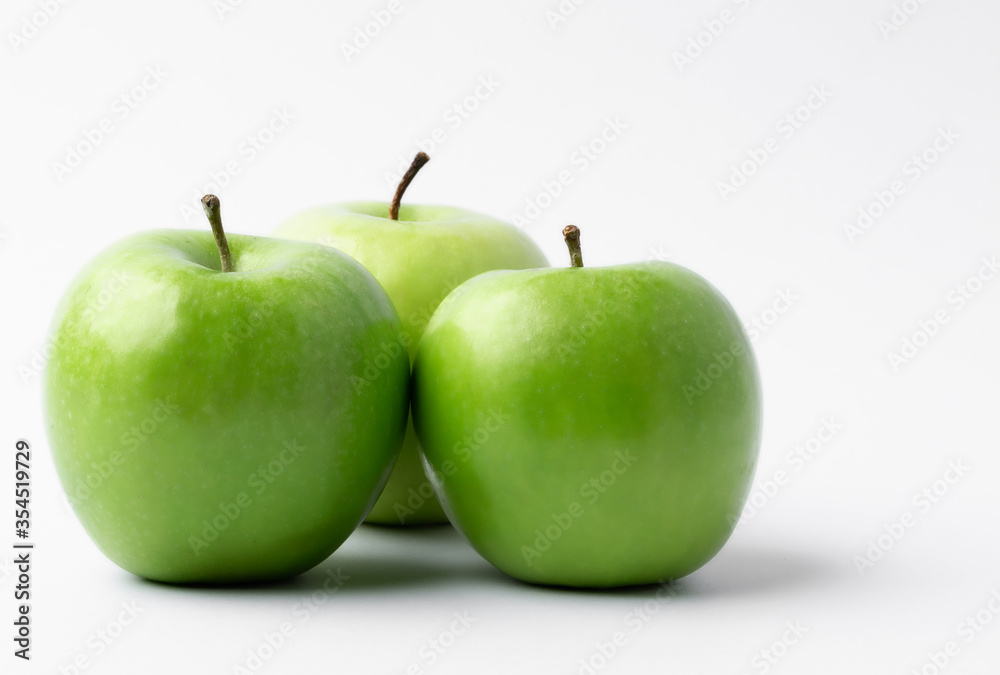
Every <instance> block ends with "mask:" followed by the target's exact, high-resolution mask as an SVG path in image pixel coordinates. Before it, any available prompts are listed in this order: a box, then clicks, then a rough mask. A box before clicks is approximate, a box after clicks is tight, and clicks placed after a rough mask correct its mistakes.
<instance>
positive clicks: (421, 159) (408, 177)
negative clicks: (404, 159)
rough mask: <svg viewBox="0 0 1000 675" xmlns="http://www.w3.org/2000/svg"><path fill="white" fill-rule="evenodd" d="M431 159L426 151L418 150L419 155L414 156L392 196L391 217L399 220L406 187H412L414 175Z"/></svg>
mask: <svg viewBox="0 0 1000 675" xmlns="http://www.w3.org/2000/svg"><path fill="white" fill-rule="evenodd" d="M429 161H431V158H430V157H428V156H427V153H426V152H418V153H417V156H416V157H414V158H413V163H412V164H410V168H409V169H407V170H406V173H404V174H403V178H402V179H400V181H399V186H398V187H397V188H396V194H395V195H393V197H392V204H391V205H390V206H389V217H390V218H392V219H393V220H399V203H400V202H401V201H403V193H404V192H406V188H408V187H410V182H411V181H412V180H413V177H414V176H416V175H417V172H418V171H420V169H422V168H423V166H424V164H426V163H427V162H429Z"/></svg>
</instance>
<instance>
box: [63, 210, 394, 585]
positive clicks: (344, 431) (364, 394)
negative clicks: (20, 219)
mask: <svg viewBox="0 0 1000 675" xmlns="http://www.w3.org/2000/svg"><path fill="white" fill-rule="evenodd" d="M205 206H206V212H208V213H209V217H210V220H211V221H212V225H213V230H215V232H216V237H217V239H218V244H216V242H214V241H213V237H212V235H211V234H209V233H208V232H195V231H181V230H161V231H151V232H145V233H141V234H137V235H134V236H132V237H130V238H128V239H126V240H124V241H122V242H119V243H118V244H117V245H114V246H112V247H111V248H109V249H108V250H106V251H105V252H104V253H102V254H101V255H100V256H98V258H97V259H96V260H94V261H93V262H92V263H91V264H90V265H89V266H87V267H86V268H85V269H84V270H83V271H82V272H81V273H80V274H79V276H78V277H77V278H76V280H75V281H74V282H73V284H72V286H71V287H70V288H69V290H68V291H67V292H66V295H65V297H64V298H63V301H62V303H61V305H60V307H59V309H58V311H57V313H56V316H55V320H54V325H53V338H52V340H53V344H54V345H56V348H55V351H54V354H53V356H52V358H51V360H50V362H49V364H48V368H47V372H46V375H45V404H46V425H47V430H48V433H49V439H50V442H51V446H52V452H53V456H54V459H55V464H56V468H57V470H58V473H59V477H60V479H61V481H62V484H63V487H64V489H65V490H66V493H67V495H68V497H69V500H70V502H71V504H72V505H73V507H74V510H75V511H76V514H77V516H78V517H79V519H80V522H81V523H82V524H83V526H84V528H85V529H86V531H87V533H88V534H89V535H90V537H91V538H92V539H93V540H94V542H95V543H96V544H97V546H98V547H99V548H100V549H101V550H102V551H103V552H104V553H105V555H107V556H108V557H109V558H110V559H111V560H112V561H114V562H115V563H117V564H118V565H120V566H121V567H122V568H124V569H126V570H128V571H129V572H132V573H134V574H137V575H139V576H142V577H146V578H148V579H153V580H157V581H165V582H177V583H228V582H250V581H263V580H272V579H279V578H282V577H288V576H292V575H295V574H298V573H301V572H304V571H306V570H308V569H310V568H311V567H313V566H315V565H316V564H318V563H319V562H321V561H323V560H324V559H325V558H326V557H327V556H329V554H330V553H332V552H333V551H334V550H335V549H336V548H337V547H338V546H339V545H340V544H341V543H342V542H343V541H344V540H345V539H346V538H347V536H348V535H349V534H350V533H351V532H352V531H353V530H354V529H355V528H356V527H357V526H358V524H360V522H361V521H362V519H363V518H364V516H365V514H366V513H367V512H368V510H369V509H370V508H371V506H372V505H373V504H374V502H375V499H376V498H377V496H378V494H379V491H380V490H381V488H382V486H383V485H384V483H385V481H386V480H387V479H388V477H389V473H390V471H391V469H392V464H393V461H394V459H395V457H396V455H397V453H398V451H399V448H400V443H401V441H402V437H403V432H404V429H405V424H406V418H407V411H408V396H409V392H408V389H409V361H408V359H407V357H406V355H405V351H404V350H402V349H401V348H400V347H399V344H398V335H399V333H400V332H401V330H402V327H401V325H400V323H399V318H398V316H397V314H396V311H395V309H394V308H393V306H392V303H391V301H390V300H389V298H388V296H386V294H385V292H384V291H383V290H382V288H381V287H380V286H379V284H378V282H377V281H376V280H375V278H374V277H372V276H371V274H369V273H368V272H367V271H366V270H365V269H364V268H363V267H362V266H361V265H360V264H358V263H357V262H356V261H354V260H352V259H351V258H349V257H348V256H346V255H344V254H343V253H340V252H339V251H335V250H333V249H330V248H327V247H324V246H319V245H316V244H307V243H302V242H292V241H285V240H280V239H267V238H262V237H248V236H236V235H234V236H231V237H229V238H228V243H227V239H226V237H225V235H224V234H223V233H222V227H221V219H220V218H219V210H218V200H217V199H216V198H214V197H212V196H211V195H209V196H206V198H205ZM230 244H231V246H232V248H231V250H230V247H229V245H230Z"/></svg>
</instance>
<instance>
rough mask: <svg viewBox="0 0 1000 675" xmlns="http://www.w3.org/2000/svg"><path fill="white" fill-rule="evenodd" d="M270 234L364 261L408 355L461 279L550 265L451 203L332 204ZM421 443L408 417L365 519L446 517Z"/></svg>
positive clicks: (525, 242)
mask: <svg viewBox="0 0 1000 675" xmlns="http://www.w3.org/2000/svg"><path fill="white" fill-rule="evenodd" d="M274 236H276V237H285V238H288V239H300V240H305V241H313V242H319V243H322V244H326V245H327V246H332V247H333V248H336V249H339V250H341V251H343V252H344V253H347V254H348V255H350V256H351V257H352V258H354V259H355V260H357V261H358V262H360V263H361V264H362V265H364V266H365V267H366V268H367V269H368V270H369V271H370V272H371V273H372V274H373V275H375V278H376V279H378V280H379V283H381V284H382V286H383V287H384V288H385V290H386V292H387V293H388V294H389V297H390V298H391V299H392V302H393V304H394V305H395V307H396V309H397V310H398V311H399V316H400V318H401V320H402V322H403V334H404V336H405V343H406V344H407V346H408V349H409V350H410V357H411V359H412V357H413V355H414V353H415V352H416V347H417V343H418V341H419V340H420V336H421V335H422V334H423V330H424V327H425V326H426V325H427V322H428V321H429V320H430V318H431V316H432V314H433V313H434V310H435V309H437V306H438V304H440V302H441V301H442V300H443V299H444V298H445V297H446V296H447V295H448V293H450V292H451V291H452V290H453V289H454V288H455V287H457V286H458V285H459V284H461V283H462V282H464V281H466V280H467V279H470V278H472V277H474V276H476V275H478V274H481V273H483V272H488V271H491V270H498V269H509V270H520V269H527V268H536V267H547V266H548V261H547V260H546V259H545V255H544V254H543V253H542V252H541V250H540V249H539V248H538V246H537V245H535V243H534V242H533V241H532V240H531V239H530V238H529V237H528V236H527V235H526V234H524V233H523V232H521V231H520V230H518V229H517V228H515V227H514V226H512V225H510V224H508V223H505V222H503V221H500V220H497V219H495V218H492V217H490V216H486V215H483V214H481V213H476V212H474V211H468V210H465V209H459V208H454V207H450V206H430V205H408V204H404V205H402V207H401V208H400V211H399V220H398V221H397V220H391V219H389V204H387V203H385V202H350V203H344V204H333V205H329V206H322V207H318V208H314V209H310V210H308V211H304V212H302V213H300V214H298V215H296V216H293V217H292V218H290V219H289V220H287V221H285V222H284V223H282V224H281V225H280V226H279V227H278V229H277V230H275V232H274ZM419 448H420V445H419V442H418V441H417V437H416V434H415V433H414V431H413V427H412V423H411V424H410V425H408V428H407V432H406V437H405V439H404V440H403V449H402V451H401V452H400V455H399V460H398V461H397V463H396V468H395V469H393V472H392V476H391V477H390V478H389V482H388V484H387V485H386V487H385V489H384V490H383V492H382V496H381V497H380V498H379V500H378V502H377V503H376V504H375V508H373V509H372V511H371V513H369V514H368V517H367V518H366V522H369V523H377V524H383V525H428V524H434V523H444V522H447V517H446V516H445V514H444V512H443V511H442V510H441V507H440V505H439V504H438V503H437V499H436V498H435V496H434V492H433V488H432V486H431V484H430V482H429V481H428V479H427V476H426V475H425V474H424V470H423V467H422V465H421V462H420V457H419Z"/></svg>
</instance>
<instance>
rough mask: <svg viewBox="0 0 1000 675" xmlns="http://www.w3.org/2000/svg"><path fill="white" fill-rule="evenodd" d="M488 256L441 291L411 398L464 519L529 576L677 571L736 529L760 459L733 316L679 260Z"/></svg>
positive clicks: (583, 581) (591, 577) (608, 580)
mask: <svg viewBox="0 0 1000 675" xmlns="http://www.w3.org/2000/svg"><path fill="white" fill-rule="evenodd" d="M564 233H565V234H566V235H567V243H569V244H570V250H571V254H572V260H573V266H572V267H570V268H566V269H542V270H525V271H508V272H490V273H486V274H483V275H480V276H478V277H476V278H475V279H472V280H470V281H468V282H466V283H465V284H463V285H462V286H460V287H459V288H458V289H457V290H455V291H454V292H453V293H452V294H451V295H449V296H448V298H447V299H446V300H445V301H444V302H443V303H442V304H441V306H440V307H439V308H438V311H437V312H436V313H435V315H434V317H433V318H432V319H431V321H430V324H429V325H428V326H427V329H426V330H425V332H424V336H423V339H422V340H421V342H420V345H419V349H418V352H417V357H416V361H415V363H414V367H413V385H412V386H413V391H412V394H411V397H412V398H411V406H412V411H413V420H414V422H415V425H416V430H417V433H418V435H419V437H420V441H421V443H422V451H423V455H424V459H425V462H426V464H427V465H428V472H429V475H431V477H432V478H433V480H434V483H435V488H436V490H437V493H438V497H439V499H440V500H441V503H442V505H443V507H444V510H445V512H446V513H447V514H448V517H449V519H450V520H451V522H452V523H453V524H454V525H455V527H456V528H457V529H458V530H459V531H461V532H462V534H464V535H465V537H466V538H467V539H468V540H469V541H470V542H471V544H472V545H473V547H475V549H476V550H477V551H479V553H481V554H482V555H483V557H485V558H486V559H487V560H488V561H490V562H491V563H493V564H494V565H496V566H497V567H498V568H500V569H501V570H503V571H504V572H506V573H508V574H510V575H511V576H514V577H517V578H518V579H522V580H525V581H529V582H535V583H542V584H555V585H566V586H583V587H610V586H622V585H632V584H643V583H652V582H656V581H661V580H672V579H677V578H679V577H682V576H684V575H686V574H689V573H691V572H693V571H694V570H696V569H698V568H699V567H700V566H701V565H703V564H705V563H706V562H707V561H708V560H709V559H710V558H712V556H714V555H715V554H716V553H717V552H718V551H719V550H720V549H721V547H722V546H723V544H724V543H725V542H726V540H727V539H728V537H729V536H730V534H731V533H732V530H733V528H734V527H735V524H736V522H737V520H738V518H739V514H740V512H741V510H742V507H743V504H744V501H745V499H746V496H747V492H748V490H749V487H750V483H751V480H752V477H753V474H754V469H755V466H756V462H757V454H758V449H759V444H760V436H761V387H760V379H759V375H758V371H757V365H756V361H755V359H754V356H753V353H752V350H751V346H750V342H749V339H748V337H747V335H746V332H745V331H744V329H743V326H742V323H741V322H740V319H739V317H738V316H737V315H736V313H735V312H734V311H733V308H732V307H731V306H730V305H729V303H728V302H727V301H726V300H725V298H724V297H723V296H722V295H721V294H720V293H719V291H717V290H716V289H715V288H714V287H712V286H711V285H710V284H709V283H708V282H707V281H705V280H704V279H703V278H701V277H700V276H698V275H697V274H695V273H693V272H691V271H690V270H687V269H685V268H683V267H680V266H678V265H674V264H671V263H666V262H642V263H635V264H628V265H618V266H611V267H598V268H589V267H583V266H582V265H583V262H582V258H581V255H580V251H579V231H578V230H577V229H576V228H575V227H573V226H570V227H568V228H566V230H565V231H564Z"/></svg>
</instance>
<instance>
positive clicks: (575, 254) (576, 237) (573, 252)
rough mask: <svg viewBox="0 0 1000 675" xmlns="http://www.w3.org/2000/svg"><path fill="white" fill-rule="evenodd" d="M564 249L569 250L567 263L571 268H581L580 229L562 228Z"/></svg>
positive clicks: (572, 227)
mask: <svg viewBox="0 0 1000 675" xmlns="http://www.w3.org/2000/svg"><path fill="white" fill-rule="evenodd" d="M563 237H565V239H566V247H567V248H569V263H570V266H572V267H583V251H582V250H581V249H580V228H579V227H577V226H576V225H567V226H566V227H564V228H563Z"/></svg>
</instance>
